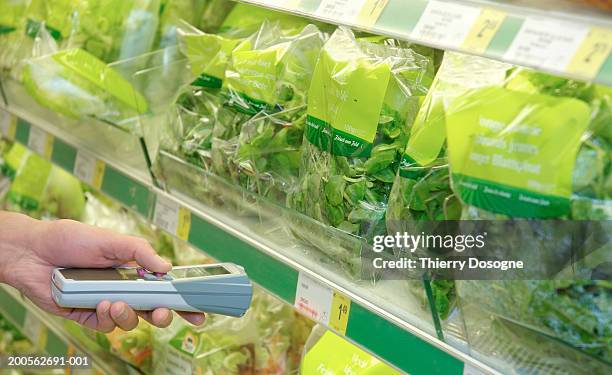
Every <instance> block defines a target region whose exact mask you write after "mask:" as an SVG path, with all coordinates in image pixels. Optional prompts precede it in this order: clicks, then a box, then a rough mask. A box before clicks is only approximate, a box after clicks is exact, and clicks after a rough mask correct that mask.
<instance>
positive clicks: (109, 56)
mask: <svg viewBox="0 0 612 375" xmlns="http://www.w3.org/2000/svg"><path fill="white" fill-rule="evenodd" d="M159 14H160V0H127V1H126V0H85V1H76V2H75V23H76V25H77V26H76V28H75V31H74V34H73V35H72V38H71V41H70V43H71V46H78V47H81V48H82V49H84V50H85V51H87V52H89V53H91V54H92V55H94V56H96V57H97V58H99V59H101V60H102V61H104V62H106V63H111V62H114V61H119V60H125V59H129V58H133V57H135V56H138V55H142V54H144V53H147V52H150V51H151V49H152V48H153V45H154V43H155V37H156V34H157V30H158V26H159Z"/></svg>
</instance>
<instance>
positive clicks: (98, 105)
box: [21, 48, 149, 126]
mask: <svg viewBox="0 0 612 375" xmlns="http://www.w3.org/2000/svg"><path fill="white" fill-rule="evenodd" d="M21 79H22V82H23V84H24V86H25V88H26V90H27V91H28V93H29V94H30V95H31V96H32V97H33V98H35V99H36V100H37V101H38V102H39V103H41V104H42V105H43V106H45V107H47V108H50V109H52V110H54V111H56V112H59V113H62V114H64V115H66V116H70V117H74V118H83V117H93V118H97V119H99V120H102V121H105V122H109V123H112V124H116V125H119V126H122V125H123V126H129V123H130V122H131V121H132V120H133V119H134V118H135V117H137V116H138V115H141V114H144V113H147V112H148V110H149V105H148V103H147V100H146V99H145V98H144V97H143V96H142V95H141V94H140V93H139V92H137V91H136V90H135V89H134V87H133V86H132V84H131V83H130V81H129V80H128V79H126V78H124V77H123V76H121V74H120V73H119V72H118V71H117V70H115V69H113V68H112V67H110V66H108V65H106V64H105V63H104V62H102V61H101V60H99V59H98V58H96V57H95V56H93V55H91V54H90V53H88V52H86V51H85V50H82V49H78V48H75V49H68V50H63V51H59V52H55V53H53V54H51V55H46V56H42V57H39V58H35V59H32V60H29V61H28V62H27V64H26V66H25V68H24V71H23V74H22V77H21Z"/></svg>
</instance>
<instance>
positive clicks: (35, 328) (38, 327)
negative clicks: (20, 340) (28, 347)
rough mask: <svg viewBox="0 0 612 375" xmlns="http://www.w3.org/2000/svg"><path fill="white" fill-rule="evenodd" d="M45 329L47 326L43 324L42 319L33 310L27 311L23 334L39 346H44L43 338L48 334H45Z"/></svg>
mask: <svg viewBox="0 0 612 375" xmlns="http://www.w3.org/2000/svg"><path fill="white" fill-rule="evenodd" d="M44 330H45V326H44V325H43V324H42V322H41V321H40V319H38V318H37V317H36V315H34V314H33V313H32V312H30V311H26V316H25V320H24V322H23V334H24V335H25V336H26V337H27V338H29V339H30V341H32V343H34V344H35V345H37V346H38V347H39V348H43V347H44V342H41V340H43V339H44V337H45V336H46V335H45V334H44Z"/></svg>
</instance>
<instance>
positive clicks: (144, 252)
mask: <svg viewBox="0 0 612 375" xmlns="http://www.w3.org/2000/svg"><path fill="white" fill-rule="evenodd" d="M118 237H120V238H117V239H116V240H115V242H113V243H112V244H109V246H108V247H106V248H104V249H103V255H104V257H105V258H114V259H116V260H117V262H118V264H117V265H120V264H123V263H125V261H126V260H127V261H131V260H135V261H136V263H138V264H139V265H140V266H142V267H144V268H146V269H147V270H149V271H152V272H168V271H170V270H171V269H172V265H171V264H170V263H168V262H167V261H166V260H165V259H163V258H162V257H160V256H159V255H157V254H156V253H155V250H153V248H152V247H151V245H150V244H149V243H148V242H147V241H146V240H144V239H142V238H138V237H129V236H118Z"/></svg>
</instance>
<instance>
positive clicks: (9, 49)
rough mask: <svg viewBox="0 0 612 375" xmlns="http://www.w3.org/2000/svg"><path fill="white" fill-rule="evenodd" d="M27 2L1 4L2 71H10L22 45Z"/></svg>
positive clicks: (0, 64)
mask: <svg viewBox="0 0 612 375" xmlns="http://www.w3.org/2000/svg"><path fill="white" fill-rule="evenodd" d="M26 7H27V2H26V0H4V1H1V2H0V69H2V70H8V69H10V68H11V67H12V66H11V59H12V58H13V56H14V55H15V53H16V50H18V49H19V48H20V47H21V45H20V43H19V40H20V37H21V34H20V33H19V31H20V28H21V25H23V24H24V19H25V10H26Z"/></svg>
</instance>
